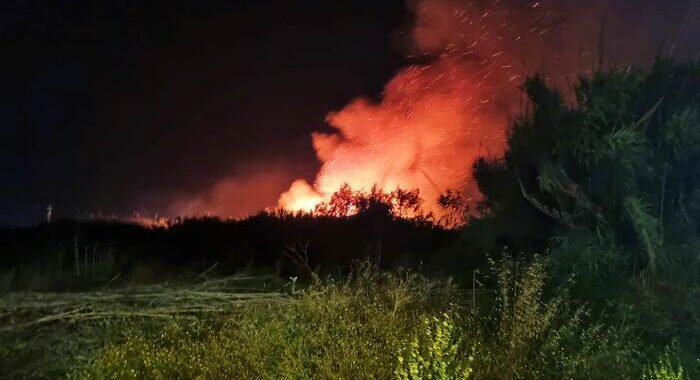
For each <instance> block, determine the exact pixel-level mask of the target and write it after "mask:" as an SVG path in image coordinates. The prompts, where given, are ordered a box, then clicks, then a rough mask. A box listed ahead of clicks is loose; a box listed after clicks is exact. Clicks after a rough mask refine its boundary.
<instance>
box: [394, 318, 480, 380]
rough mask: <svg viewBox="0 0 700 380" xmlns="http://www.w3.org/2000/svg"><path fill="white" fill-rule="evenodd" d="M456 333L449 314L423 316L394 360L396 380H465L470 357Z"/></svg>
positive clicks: (468, 372)
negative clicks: (396, 363) (396, 366)
mask: <svg viewBox="0 0 700 380" xmlns="http://www.w3.org/2000/svg"><path fill="white" fill-rule="evenodd" d="M459 333H460V331H459V330H458V329H457V328H456V327H455V324H454V322H453V320H452V318H451V317H450V315H449V314H447V313H443V314H442V315H440V316H439V317H435V316H433V317H423V318H422V320H421V328H420V330H419V331H418V334H417V335H416V336H415V337H414V338H413V339H412V340H411V341H410V342H407V343H408V344H406V347H404V349H403V350H402V351H401V353H400V354H399V357H398V362H399V365H398V368H397V369H396V378H397V379H398V380H420V379H434V380H452V379H464V380H466V379H469V377H470V376H471V374H472V368H471V364H472V362H473V361H474V356H473V355H472V354H471V353H468V352H464V347H463V342H462V339H461V338H460V336H459V335H458V334H459Z"/></svg>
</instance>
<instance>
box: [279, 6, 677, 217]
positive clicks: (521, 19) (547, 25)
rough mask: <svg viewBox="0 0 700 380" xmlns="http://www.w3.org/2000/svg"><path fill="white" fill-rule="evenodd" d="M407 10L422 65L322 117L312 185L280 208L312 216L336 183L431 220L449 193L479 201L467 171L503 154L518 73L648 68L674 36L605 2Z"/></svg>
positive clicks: (568, 74)
mask: <svg viewBox="0 0 700 380" xmlns="http://www.w3.org/2000/svg"><path fill="white" fill-rule="evenodd" d="M584 3H585V4H584ZM409 6H410V8H411V10H412V11H413V13H414V14H415V26H414V28H413V29H412V32H411V47H412V48H411V54H410V55H411V56H417V57H423V58H428V60H429V61H430V63H429V64H423V65H413V66H409V67H407V68H405V69H403V70H401V71H400V72H399V73H398V74H397V75H396V76H395V77H394V78H393V79H392V80H391V81H390V82H389V83H388V84H387V85H386V87H385V89H384V92H383V97H382V99H381V101H380V102H372V101H370V100H368V99H367V98H362V97H360V98H357V99H355V100H353V101H351V102H350V103H349V104H348V105H347V106H345V107H344V108H343V109H341V110H339V111H336V112H331V113H330V114H329V115H328V116H327V118H326V121H327V122H328V124H329V125H330V126H332V127H333V128H334V129H335V132H333V133H330V134H327V133H314V134H312V136H311V138H312V141H313V147H314V149H315V151H316V154H317V157H318V159H319V160H320V161H321V162H322V164H323V165H322V167H321V170H320V171H319V172H318V174H317V176H316V179H315V181H314V182H313V184H309V183H307V182H306V181H304V180H296V181H295V182H294V183H293V184H292V185H291V187H290V188H289V190H288V191H287V192H285V193H283V194H282V195H281V196H280V198H279V206H281V207H283V208H285V209H288V210H312V209H313V208H314V206H315V205H316V204H318V203H319V202H322V201H327V200H328V199H329V198H330V196H331V195H332V194H333V193H334V192H335V191H337V190H338V189H339V188H340V187H341V186H342V185H343V184H344V183H347V184H348V185H350V187H351V188H353V189H356V190H368V189H370V188H371V187H372V186H373V185H375V184H376V185H377V186H378V187H379V188H380V189H382V190H384V191H387V192H389V191H392V190H395V189H396V188H397V187H400V188H403V189H416V188H417V189H419V190H420V194H421V197H422V198H423V199H424V200H425V201H426V204H425V206H426V208H427V209H428V210H432V211H438V210H437V207H436V200H437V198H438V196H439V194H441V193H443V192H445V191H446V190H448V189H454V190H460V191H462V192H463V194H464V195H465V196H466V197H468V198H472V199H474V198H478V196H479V194H478V190H477V189H476V186H475V185H474V184H473V182H472V179H471V165H472V162H473V161H474V159H475V158H476V157H478V156H483V155H497V154H499V153H501V152H502V150H503V148H504V139H505V131H506V127H507V124H508V120H507V117H508V116H509V115H512V114H513V113H514V112H517V110H518V109H519V106H520V97H519V90H518V85H519V84H520V83H521V82H522V80H523V78H524V77H525V76H526V75H528V74H530V73H532V72H534V71H538V70H539V71H541V72H543V73H545V75H547V80H548V81H550V82H552V83H553V84H555V85H558V86H560V87H566V85H567V84H568V83H571V82H573V81H574V80H575V79H576V77H577V75H579V74H585V73H589V72H591V71H592V70H594V69H595V68H598V67H609V66H615V65H620V64H625V63H630V62H635V63H642V64H644V63H646V62H649V61H650V60H651V58H652V57H653V55H654V54H655V53H657V52H659V51H660V48H661V47H662V46H663V43H664V42H665V41H668V40H669V39H670V38H672V37H673V33H672V31H671V30H670V29H669V28H666V30H667V33H666V34H664V33H662V31H661V30H655V31H654V34H651V33H646V32H645V31H646V30H648V29H646V28H643V27H641V26H640V25H639V24H636V23H631V24H630V23H628V22H626V21H625V19H624V18H621V17H620V15H621V12H620V10H619V9H617V8H616V7H615V2H610V1H586V2H581V1H573V0H563V1H549V2H547V1H542V2H537V1H532V2H524V1H515V0H511V1H498V0H491V1H464V0H461V1H460V0H423V1H416V2H410V3H409ZM628 8H629V7H628ZM681 15H682V14H680V15H679V16H681ZM638 17H640V18H641V19H639V20H636V22H644V21H645V20H653V19H654V17H656V18H658V15H654V14H651V13H650V14H644V13H639V14H638ZM650 22H651V21H650ZM631 41H634V43H632V42H631Z"/></svg>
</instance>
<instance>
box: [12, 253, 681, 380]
mask: <svg viewBox="0 0 700 380" xmlns="http://www.w3.org/2000/svg"><path fill="white" fill-rule="evenodd" d="M493 274H494V275H495V277H494V278H492V280H493V281H495V282H496V283H497V285H496V286H495V288H493V289H491V290H489V289H485V288H479V289H468V290H464V289H460V288H458V287H456V286H455V285H454V284H453V283H452V282H451V281H450V280H449V279H445V280H442V281H435V280H430V279H428V278H426V277H424V276H422V275H419V274H416V273H414V272H410V271H402V270H398V271H391V272H382V271H378V270H376V269H373V267H372V266H371V265H362V266H359V267H358V268H357V269H356V270H354V271H353V272H352V273H351V274H350V275H348V276H345V277H343V278H342V279H331V278H326V279H318V280H316V281H314V282H312V283H310V284H307V285H305V286H303V287H302V286H299V285H298V284H296V281H295V280H294V281H291V280H290V281H282V280H280V279H278V278H275V277H273V276H248V275H236V276H232V277H226V278H219V279H214V280H206V279H199V280H198V281H196V282H178V283H172V284H158V285H148V286H126V287H122V288H118V289H111V290H110V289H101V290H100V289H97V290H94V291H89V292H82V293H28V292H24V293H21V292H17V293H10V294H5V295H3V296H1V297H0V325H1V326H2V327H1V328H0V369H2V372H1V373H0V374H1V376H0V378H3V379H21V378H32V379H34V378H69V379H427V378H430V379H444V380H447V379H495V378H498V379H501V378H503V379H533V380H534V379H562V378H567V379H610V378H616V379H640V378H642V377H643V376H646V377H644V378H649V379H684V377H683V374H682V373H680V372H679V371H681V369H680V368H677V362H676V361H675V359H666V358H665V357H662V358H661V359H660V361H659V363H658V364H656V367H655V366H654V365H655V364H654V363H651V362H649V361H648V360H647V359H644V358H645V356H644V353H643V352H642V348H640V346H639V345H638V342H637V341H636V339H635V337H634V336H633V334H630V333H629V331H628V330H627V329H626V328H625V327H624V326H612V325H609V324H606V323H604V321H601V320H600V319H599V318H596V319H592V318H590V317H589V314H588V311H587V310H586V309H585V308H583V307H576V306H574V305H573V304H572V303H570V302H569V300H568V299H567V297H566V295H565V293H562V292H555V293H552V294H551V295H547V294H548V291H547V290H546V288H547V275H546V263H545V262H544V261H535V262H534V263H532V264H530V265H527V266H519V265H515V264H513V263H507V262H504V263H502V264H500V266H499V269H498V271H496V272H494V273H493ZM482 280H483V278H482ZM475 290H476V292H474V291H475ZM659 374H661V375H663V376H666V377H658V376H657V375H659Z"/></svg>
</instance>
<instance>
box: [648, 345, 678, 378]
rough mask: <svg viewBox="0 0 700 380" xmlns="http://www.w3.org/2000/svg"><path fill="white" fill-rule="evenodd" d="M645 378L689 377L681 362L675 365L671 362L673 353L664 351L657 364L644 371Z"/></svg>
mask: <svg viewBox="0 0 700 380" xmlns="http://www.w3.org/2000/svg"><path fill="white" fill-rule="evenodd" d="M642 379H643V380H685V379H687V377H686V376H685V373H684V371H683V367H682V366H681V365H680V364H679V365H678V366H675V365H674V364H673V363H671V355H669V353H668V352H666V353H664V355H662V356H661V357H660V358H659V360H658V361H657V362H656V364H654V365H652V366H650V367H649V368H647V369H646V370H645V371H644V375H643V376H642Z"/></svg>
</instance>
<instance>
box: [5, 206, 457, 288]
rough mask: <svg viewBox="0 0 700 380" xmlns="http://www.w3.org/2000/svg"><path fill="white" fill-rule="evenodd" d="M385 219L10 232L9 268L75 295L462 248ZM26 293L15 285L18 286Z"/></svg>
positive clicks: (429, 228)
mask: <svg viewBox="0 0 700 380" xmlns="http://www.w3.org/2000/svg"><path fill="white" fill-rule="evenodd" d="M385 211H386V210H380V211H378V212H371V211H370V212H362V213H359V214H357V215H353V216H347V217H336V216H318V215H316V216H311V215H302V214H269V213H262V214H259V215H256V216H252V217H250V218H246V219H243V220H220V219H217V218H191V219H183V220H181V221H177V222H175V223H173V224H171V225H170V226H169V227H145V226H141V225H138V224H131V223H125V222H117V221H74V220H59V221H56V222H53V223H44V224H40V225H37V226H33V227H21V228H19V227H18V228H4V229H2V230H0V267H1V268H3V271H5V272H6V271H9V270H13V271H15V273H14V275H13V277H14V278H15V280H17V279H19V278H27V277H32V275H34V274H42V275H43V274H45V275H48V276H53V275H55V276H60V278H61V279H62V280H61V281H60V283H55V282H56V281H51V280H50V279H48V280H46V281H49V282H51V284H50V286H48V287H49V288H54V290H61V289H70V288H71V284H70V283H71V281H70V280H68V279H70V278H71V277H76V278H75V280H76V281H75V283H76V284H79V283H83V284H84V283H85V277H90V276H92V277H95V281H98V280H104V278H105V277H106V276H107V277H108V276H114V275H116V274H119V273H121V275H122V276H124V277H125V278H127V277H129V276H130V275H132V274H135V273H134V272H140V274H136V275H137V276H139V275H140V276H146V277H153V278H159V279H161V280H162V279H163V278H167V277H168V276H171V275H182V274H187V273H189V274H196V273H200V272H202V271H205V270H207V269H210V268H211V269H212V271H213V272H214V273H218V274H229V273H233V272H236V271H240V270H244V269H247V270H251V269H255V270H274V271H275V272H276V273H278V274H280V275H284V276H287V275H301V276H305V275H308V274H309V271H310V270H314V271H320V272H322V273H328V274H341V273H344V272H345V271H346V270H347V269H348V268H349V267H350V265H351V264H352V263H353V262H354V261H357V260H362V259H369V260H372V261H374V262H376V263H378V264H379V265H380V266H382V267H385V268H392V267H397V266H403V267H412V268H417V267H420V266H423V265H428V264H429V262H430V260H431V256H432V255H433V254H434V253H435V252H436V250H439V249H440V248H441V247H445V246H447V245H448V244H449V243H450V242H452V241H454V239H455V236H456V232H454V231H451V230H447V229H443V228H440V227H438V226H437V225H435V224H431V223H420V222H416V221H414V220H409V219H404V218H397V217H394V216H393V215H392V214H391V213H389V212H385ZM212 267H213V268H212ZM144 271H145V272H147V273H143V272H144ZM17 272H23V273H21V274H22V276H18V275H19V274H20V273H17ZM21 285H22V284H20V283H18V282H17V281H15V284H14V285H13V286H11V287H12V288H16V287H21ZM40 288H41V286H40Z"/></svg>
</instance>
